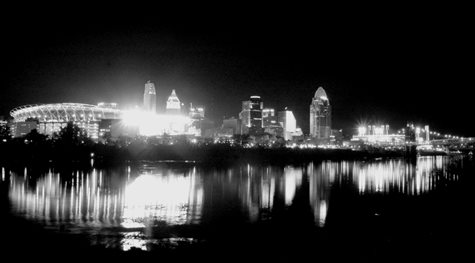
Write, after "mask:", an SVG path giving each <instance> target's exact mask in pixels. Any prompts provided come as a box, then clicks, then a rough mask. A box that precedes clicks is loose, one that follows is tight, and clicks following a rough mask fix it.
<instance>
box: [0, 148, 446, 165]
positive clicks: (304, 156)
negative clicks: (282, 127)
mask: <svg viewBox="0 0 475 263" xmlns="http://www.w3.org/2000/svg"><path fill="white" fill-rule="evenodd" d="M440 154H444V153H440ZM394 157H408V154H407V152H406V151H404V150H401V149H393V150H385V149H378V148H372V149H365V150H353V149H321V148H313V149H300V148H285V147H281V148H263V147H257V148H244V147H240V146H232V145H226V144H210V145H193V144H179V145H149V144H139V145H137V144H132V145H129V146H126V147H118V146H111V145H104V144H92V145H77V146H72V147H59V146H56V145H29V144H17V145H14V144H10V145H2V146H0V162H4V163H18V164H29V163H51V162H53V163H69V162H74V163H90V162H91V160H94V162H96V163H104V164H108V163H121V162H125V161H139V160H150V161H160V160H174V161H193V162H200V163H211V164H230V163H242V162H247V163H254V162H259V163H296V162H297V163H298V162H309V161H319V160H364V159H374V158H394ZM409 157H413V156H412V155H410V156H409Z"/></svg>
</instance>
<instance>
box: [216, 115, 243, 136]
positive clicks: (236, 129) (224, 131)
mask: <svg viewBox="0 0 475 263" xmlns="http://www.w3.org/2000/svg"><path fill="white" fill-rule="evenodd" d="M240 127H241V122H240V120H239V119H236V118H234V117H231V118H229V119H224V120H223V125H222V126H221V131H220V134H221V135H226V136H232V135H235V134H240Z"/></svg>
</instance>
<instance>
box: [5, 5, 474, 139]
mask: <svg viewBox="0 0 475 263" xmlns="http://www.w3.org/2000/svg"><path fill="white" fill-rule="evenodd" d="M423 11H424V10H422V11H420V12H419V11H417V10H416V11H414V10H412V12H403V13H401V12H388V13H384V12H382V13H379V14H374V13H369V14H366V13H364V14H361V15H360V16H359V15H358V14H356V13H351V12H342V13H337V14H324V15H323V14H321V13H318V12H317V13H316V14H315V16H309V14H306V13H294V14H293V16H292V17H286V18H280V19H279V17H278V16H276V17H272V18H269V19H267V17H266V16H262V17H261V16H258V17H259V18H255V17H240V16H238V15H237V14H230V16H229V17H227V14H222V15H220V16H218V17H216V18H214V17H213V18H209V17H208V18H207V19H203V20H202V19H197V18H198V17H187V19H176V20H179V21H180V22H176V23H173V22H168V21H166V19H162V20H157V21H156V20H155V19H154V18H153V17H147V18H141V19H135V18H136V17H135V16H137V15H135V16H132V17H130V21H125V20H121V21H117V19H111V20H108V19H107V18H105V17H104V18H102V17H99V16H98V17H96V16H92V17H86V18H83V19H78V18H79V15H78V14H73V15H72V16H71V17H68V16H67V15H60V16H46V15H45V16H42V15H39V14H36V15H35V14H29V13H28V14H27V15H26V16H25V17H24V20H22V22H18V21H15V22H13V24H12V23H9V21H8V19H9V18H8V17H7V18H6V19H5V18H3V19H2V25H3V26H4V27H5V29H6V30H5V33H4V36H6V38H4V39H7V40H8V41H6V43H3V50H4V53H5V52H6V53H7V54H6V58H5V60H4V65H7V68H6V70H5V71H4V72H5V74H6V78H4V79H3V81H4V82H3V83H2V84H3V85H2V91H1V96H0V115H4V116H5V117H8V116H9V111H10V110H11V109H13V108H15V107H18V106H22V105H25V104H35V103H56V102H78V103H89V104H96V103H98V102H101V101H106V102H117V103H119V105H120V106H121V107H130V106H132V105H140V104H141V103H142V96H143V89H144V84H145V82H146V81H147V80H151V81H152V82H154V83H155V86H156V88H157V93H158V94H157V96H158V105H159V106H158V108H159V109H160V108H161V106H162V105H163V104H164V102H165V100H166V98H167V97H168V95H169V94H170V92H171V90H172V89H175V90H176V92H177V95H178V97H179V98H180V100H182V102H184V103H185V104H186V105H189V103H190V102H192V103H193V104H196V105H198V104H199V105H203V106H205V108H206V115H207V116H208V117H209V118H211V119H212V120H214V121H216V123H217V124H218V125H219V123H220V120H222V118H223V117H224V116H226V117H231V116H235V117H237V116H238V113H239V111H240V110H241V101H243V100H247V99H248V98H249V96H251V95H260V96H261V97H262V99H263V101H264V107H273V108H275V109H276V110H281V109H284V108H285V107H288V108H289V109H291V110H293V111H294V114H295V116H296V119H297V125H298V126H300V127H301V128H302V130H303V131H304V133H308V129H309V123H308V122H309V105H310V103H311V99H312V96H313V94H314V93H315V91H316V90H317V88H318V87H319V86H322V87H324V89H325V90H326V92H327V94H328V96H329V99H330V103H331V105H332V110H333V126H334V128H335V129H344V130H346V133H351V129H352V128H355V127H356V124H357V123H358V122H359V121H361V120H367V121H371V120H373V121H379V122H382V123H389V124H390V125H391V127H392V128H400V127H402V126H405V124H406V122H407V121H412V122H415V123H420V124H429V125H430V126H431V130H437V131H440V132H445V133H452V134H455V135H461V136H474V135H475V127H471V125H469V124H468V123H467V122H468V121H469V118H467V117H466V116H465V115H466V114H468V113H469V112H472V110H471V105H470V104H471V101H472V98H471V96H469V89H470V85H471V84H472V83H473V80H472V79H471V78H470V72H471V71H472V70H471V69H472V67H473V66H472V67H471V66H470V65H471V63H470V62H471V61H473V57H474V56H473V50H472V49H471V47H472V46H473V40H471V38H470V35H469V33H470V31H469V26H468V25H469V23H468V21H466V20H468V19H467V17H465V16H463V15H461V14H460V15H459V14H458V13H456V12H452V13H449V11H446V10H440V11H438V12H428V11H424V12H423ZM163 21H165V22H163ZM467 65H468V66H467Z"/></svg>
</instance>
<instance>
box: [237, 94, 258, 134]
mask: <svg viewBox="0 0 475 263" xmlns="http://www.w3.org/2000/svg"><path fill="white" fill-rule="evenodd" d="M263 105H264V104H263V102H262V100H261V97H260V96H251V98H250V99H249V100H246V101H243V102H242V111H241V112H240V113H239V119H240V120H241V134H251V135H257V134H259V133H261V132H262V131H263V129H262V108H263Z"/></svg>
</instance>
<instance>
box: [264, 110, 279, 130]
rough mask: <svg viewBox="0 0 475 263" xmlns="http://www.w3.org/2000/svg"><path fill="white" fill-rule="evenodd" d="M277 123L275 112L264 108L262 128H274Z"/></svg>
mask: <svg viewBox="0 0 475 263" xmlns="http://www.w3.org/2000/svg"><path fill="white" fill-rule="evenodd" d="M276 125H278V123H277V116H276V115H275V111H274V109H272V108H266V109H263V110H262V127H264V128H267V127H271V126H276Z"/></svg>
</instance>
